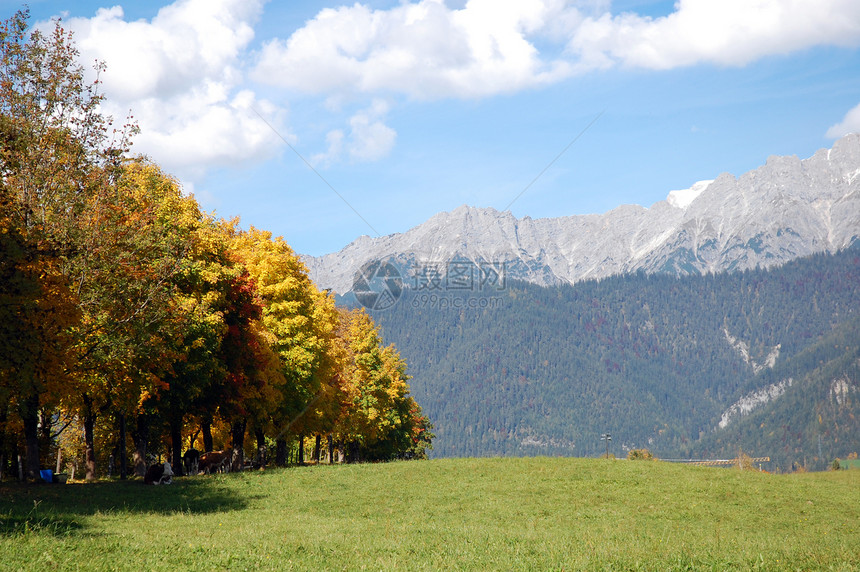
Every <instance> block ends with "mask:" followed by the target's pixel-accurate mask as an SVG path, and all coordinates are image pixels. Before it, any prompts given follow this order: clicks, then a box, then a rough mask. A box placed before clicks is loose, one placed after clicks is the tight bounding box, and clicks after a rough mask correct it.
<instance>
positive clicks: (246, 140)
mask: <svg viewBox="0 0 860 572" xmlns="http://www.w3.org/2000/svg"><path fill="white" fill-rule="evenodd" d="M29 4H30V8H31V13H32V16H33V18H32V20H33V22H34V23H36V25H38V26H44V25H46V24H45V22H47V21H48V20H49V19H50V18H52V17H55V16H62V18H63V21H64V25H65V26H66V27H68V28H71V29H72V30H74V32H75V38H76V40H77V42H78V45H79V47H80V49H81V52H82V56H81V57H82V61H84V62H86V63H88V62H91V61H93V60H95V59H102V60H104V61H105V62H106V63H107V65H108V72H107V75H106V76H105V77H104V80H105V91H106V93H107V96H108V98H109V102H108V104H107V106H106V110H107V111H108V112H110V113H111V114H113V115H114V116H116V117H123V116H124V115H125V114H126V113H127V112H128V110H131V111H132V113H133V115H134V117H135V119H136V120H137V121H138V123H139V125H140V127H141V130H142V133H141V135H140V136H139V137H138V139H137V142H136V145H135V150H136V151H138V152H142V153H146V154H148V155H149V156H151V157H152V158H153V159H154V160H156V161H157V162H158V163H159V164H161V165H162V166H163V167H164V168H165V169H166V170H167V171H169V172H170V173H172V174H174V175H175V176H176V177H177V178H178V179H179V180H180V181H181V182H182V183H183V185H184V186H185V188H186V189H187V190H189V191H190V192H193V193H194V194H195V196H196V197H197V198H198V200H199V201H200V203H201V204H202V205H203V207H204V208H205V209H206V210H210V211H212V210H214V211H216V212H217V214H218V215H220V216H224V217H232V216H239V217H241V220H242V224H243V226H246V227H247V226H249V225H254V226H256V227H258V228H264V229H267V230H271V231H272V232H274V233H275V234H276V235H283V236H284V237H285V238H286V240H287V241H288V242H289V243H290V244H291V245H292V246H293V247H294V248H295V249H296V250H297V251H298V252H300V253H304V254H312V255H320V254H324V253H327V252H333V251H337V250H339V249H340V248H342V247H343V246H345V245H346V244H348V243H349V242H351V241H352V240H354V239H355V238H357V237H358V236H360V235H362V234H368V235H376V234H383V235H384V234H390V233H395V232H403V231H406V230H408V229H409V228H411V227H412V226H415V225H417V224H420V223H421V222H423V221H424V220H426V219H427V218H429V217H430V216H432V215H433V214H435V213H437V212H439V211H450V210H453V209H455V208H456V207H457V206H459V205H461V204H469V205H473V206H480V207H494V208H496V209H499V210H503V209H505V208H509V209H510V210H511V211H512V212H513V214H514V215H516V216H518V217H523V216H531V217H533V218H537V217H548V216H563V215H571V214H585V213H600V212H605V211H607V210H610V209H612V208H614V207H616V206H618V205H620V204H625V203H636V204H641V205H644V206H650V205H651V204H653V203H655V202H657V201H659V200H662V199H664V198H665V197H666V195H667V194H668V192H669V191H671V190H675V189H683V188H687V187H690V186H691V185H692V184H693V183H695V182H696V181H699V180H702V179H712V178H715V177H716V176H717V175H719V174H720V173H722V172H726V171H727V172H730V173H733V174H735V175H739V174H741V173H743V172H745V171H747V170H750V169H753V168H755V167H757V166H759V165H761V164H763V163H764V162H765V161H766V159H767V157H768V156H769V155H798V156H800V157H808V156H810V155H812V154H813V153H814V152H815V151H816V150H817V149H820V148H822V147H829V146H830V145H831V144H832V143H833V141H834V139H835V138H837V137H839V136H840V135H842V134H844V133H847V132H849V131H860V2H857V1H856V0H793V1H791V2H789V1H787V0H782V1H780V0H681V1H680V2H678V3H674V2H662V1H661V2H654V1H649V0H626V1H615V2H610V1H608V0H581V1H565V0H511V1H506V0H469V1H466V0H445V1H443V0H422V1H418V0H412V1H405V0H404V1H399V2H397V1H394V2H392V1H381V0H378V1H369V2H364V3H338V2H331V1H329V2H302V1H290V2H277V1H270V2H263V1H258V0H177V1H175V2H172V3H171V2H166V1H161V2H158V1H156V2H132V1H123V0H112V1H111V0H106V1H104V2H100V1H91V0H86V1H74V2H72V1H64V2H63V1H54V0H31V1H30V2H29ZM0 6H2V8H3V13H4V14H3V16H4V17H8V16H9V15H11V14H12V13H13V12H14V10H16V9H18V8H19V7H20V5H19V3H17V2H10V1H8V0H0ZM589 125H590V127H589ZM270 126H271V127H270ZM273 128H274V129H273ZM577 136H579V138H578V139H577V140H576V141H575V142H574V143H573V144H572V145H570V147H569V148H568V149H567V151H566V152H565V153H564V154H562V155H561V157H558V159H557V160H556V161H555V163H553V164H552V166H550V167H549V168H548V169H546V171H545V172H543V174H542V175H541V176H540V177H539V178H538V180H537V181H535V182H534V184H532V185H531V186H529V184H530V183H531V182H532V181H533V180H534V179H535V177H537V176H538V174H540V173H541V172H542V171H543V170H544V169H545V168H546V167H547V166H548V165H549V164H550V162H551V161H553V159H555V158H556V157H557V156H558V155H559V153H560V152H561V151H562V150H563V149H565V148H566V147H567V146H568V145H569V144H570V143H571V141H573V140H574V139H575V138H576V137H577ZM284 139H285V140H286V141H287V142H289V144H290V145H292V147H293V148H294V149H295V151H296V152H298V154H300V155H301V156H302V157H303V159H304V160H307V161H308V162H309V163H310V164H311V165H313V167H314V169H315V170H316V173H319V175H321V176H322V178H324V179H325V181H323V180H322V179H321V178H320V177H319V176H318V175H317V174H316V173H315V172H314V171H312V170H311V169H310V168H309V167H308V166H307V165H306V164H305V162H304V161H303V159H302V158H300V157H299V156H298V155H297V154H296V152H294V151H293V150H292V149H291V148H290V147H289V146H288V145H287V144H286V143H285V142H284ZM329 185H330V186H329ZM527 187H528V188H527ZM332 188H333V189H334V190H332ZM524 191H525V192H524ZM339 195H340V196H339ZM341 197H342V198H341ZM347 203H348V204H347ZM356 213H358V214H356Z"/></svg>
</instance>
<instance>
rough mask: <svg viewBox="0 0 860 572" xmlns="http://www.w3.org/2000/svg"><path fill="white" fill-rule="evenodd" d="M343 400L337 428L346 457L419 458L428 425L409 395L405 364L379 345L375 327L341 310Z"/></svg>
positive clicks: (360, 314) (426, 440) (367, 319)
mask: <svg viewBox="0 0 860 572" xmlns="http://www.w3.org/2000/svg"><path fill="white" fill-rule="evenodd" d="M340 338H341V341H342V343H343V345H344V347H345V348H346V353H347V359H346V361H345V365H344V370H343V377H344V382H345V385H346V391H347V402H346V404H345V407H344V408H343V410H342V413H341V417H340V419H339V420H338V424H337V429H336V431H337V434H338V437H339V438H340V439H341V440H343V441H344V442H345V443H346V444H347V446H348V459H349V460H358V459H360V458H361V457H366V458H367V459H368V460H383V459H386V460H387V459H394V458H424V457H426V449H427V448H429V447H430V443H431V440H432V438H433V435H432V433H431V432H430V430H431V429H432V425H431V424H430V422H429V421H428V420H427V418H426V417H425V416H424V415H423V413H422V412H421V408H420V407H419V406H418V404H417V403H416V402H415V400H414V399H412V397H410V396H409V386H408V383H407V382H408V380H409V376H408V375H407V374H406V362H405V361H404V360H403V358H401V357H400V353H399V352H398V351H397V349H396V348H395V347H394V346H392V345H389V346H384V345H383V343H382V337H381V335H380V333H379V328H378V327H377V326H376V324H375V323H374V322H373V319H372V318H371V317H370V316H369V315H368V314H367V312H365V311H364V310H363V309H362V310H352V311H342V313H341V328H340Z"/></svg>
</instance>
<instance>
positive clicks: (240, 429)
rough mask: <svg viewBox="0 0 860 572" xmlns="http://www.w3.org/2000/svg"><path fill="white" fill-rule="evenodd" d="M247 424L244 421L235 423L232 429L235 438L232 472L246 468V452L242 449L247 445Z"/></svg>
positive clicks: (231, 432) (231, 463)
mask: <svg viewBox="0 0 860 572" xmlns="http://www.w3.org/2000/svg"><path fill="white" fill-rule="evenodd" d="M245 424H246V421H245V420H244V419H241V420H238V421H234V422H233V425H232V427H231V428H230V434H231V436H232V437H233V459H232V460H231V462H230V465H231V467H230V470H231V471H241V470H242V469H243V468H244V466H245V452H244V450H243V449H242V447H243V446H244V444H245Z"/></svg>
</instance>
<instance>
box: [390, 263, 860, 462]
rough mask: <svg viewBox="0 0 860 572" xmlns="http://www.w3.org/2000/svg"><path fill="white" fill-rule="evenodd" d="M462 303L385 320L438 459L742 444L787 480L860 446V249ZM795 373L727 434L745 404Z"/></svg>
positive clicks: (715, 451) (404, 308)
mask: <svg viewBox="0 0 860 572" xmlns="http://www.w3.org/2000/svg"><path fill="white" fill-rule="evenodd" d="M449 294H451V295H453V294H455V293H454V292H451V291H448V292H442V293H440V294H439V295H438V296H437V297H436V298H431V297H429V296H428V295H427V293H426V292H421V291H417V292H416V291H409V290H407V291H405V292H404V295H403V298H402V299H401V300H400V301H399V303H398V304H397V305H396V306H394V307H393V308H391V309H389V310H385V311H379V312H374V313H373V317H374V319H375V320H376V321H377V323H379V324H380V325H381V326H382V328H383V331H384V335H385V338H386V340H388V341H391V342H394V343H395V344H396V345H397V347H398V348H400V350H401V352H402V353H403V356H404V357H405V359H406V360H407V361H408V362H409V364H410V374H411V375H412V376H413V379H412V381H411V386H412V389H413V392H414V395H415V397H416V399H417V400H418V401H420V402H421V403H422V404H423V405H424V407H425V411H426V413H427V414H428V416H429V417H430V419H431V421H432V422H433V423H434V424H435V427H436V433H437V437H438V438H437V440H436V441H435V443H434V454H435V455H436V456H465V455H468V456H471V455H477V456H483V455H499V454H501V455H575V456H590V455H598V454H600V453H601V452H603V450H604V443H603V442H601V440H600V435H601V434H603V433H606V432H609V433H611V434H612V436H613V440H612V450H613V452H614V453H615V454H616V455H619V456H620V455H622V454H625V453H626V450H627V449H630V448H637V447H648V448H650V449H651V450H652V451H654V453H655V454H657V455H659V456H662V457H675V456H680V455H693V454H696V455H704V454H709V455H729V456H733V455H734V454H736V453H737V450H738V449H739V448H743V450H744V451H747V452H749V453H750V454H752V455H754V456H765V455H767V456H771V457H772V458H774V467H773V468H776V467H777V466H778V467H779V468H780V469H785V468H789V467H790V466H791V465H792V464H805V465H806V466H809V467H823V466H824V465H825V464H826V463H827V462H829V461H831V460H832V459H833V457H835V456H839V455H842V456H844V455H847V454H848V453H850V452H853V451H857V450H858V449H860V432H858V431H857V429H856V428H857V421H856V416H857V415H860V399H858V396H860V394H858V388H860V375H858V371H857V370H858V362H857V358H858V349H857V345H858V335H857V332H858V322H857V319H858V316H860V249H858V248H857V247H856V246H855V247H854V248H851V249H849V250H847V251H843V252H841V253H839V254H837V255H815V256H812V257H809V258H804V259H799V260H797V261H794V262H791V263H789V264H787V265H785V266H782V267H780V268H777V269H773V270H770V271H746V272H739V273H727V274H718V275H706V276H699V277H688V278H682V279H678V278H675V277H669V276H664V275H645V274H644V273H638V274H634V275H626V276H618V277H613V278H609V279H605V280H602V281H590V282H582V283H578V284H576V285H573V286H560V287H549V288H544V287H539V286H535V285H532V284H526V283H510V282H509V283H508V284H507V285H506V288H505V289H504V290H502V291H498V292H492V293H489V292H474V293H471V295H472V296H477V295H481V296H483V297H482V298H475V297H473V298H471V300H472V304H469V302H468V300H469V299H467V298H461V299H460V303H455V302H456V299H454V298H446V296H447V295H449ZM490 294H492V296H489V295H490ZM443 300H444V304H443V303H442V302H443ZM470 305H472V306H475V307H474V308H469V307H467V306H470ZM454 306H457V307H458V309H453V307H454ZM771 367H772V369H771ZM789 377H790V378H791V380H792V381H791V382H790V385H789V383H785V384H784V385H783V389H781V390H773V391H771V394H772V395H771V394H768V393H767V392H765V395H767V396H768V397H765V398H764V399H759V400H758V403H761V402H763V401H767V400H769V401H768V402H767V404H765V405H763V406H761V407H760V408H759V409H757V410H755V411H754V412H753V414H752V415H751V416H749V417H746V416H744V415H743V414H742V413H735V414H733V415H728V417H729V421H728V424H727V425H726V427H725V428H724V429H720V430H719V431H718V430H717V429H718V426H719V424H720V421H721V419H722V417H723V414H724V413H725V412H726V411H727V410H729V408H730V407H731V406H732V405H733V404H735V403H736V402H737V401H738V400H739V399H740V398H742V397H744V396H749V395H750V394H752V393H754V392H755V391H756V390H762V389H763V388H767V387H768V386H771V385H772V384H776V383H778V382H779V381H781V380H783V379H787V378H789ZM835 380H842V381H839V382H838V383H837V381H835ZM833 384H836V385H833ZM837 386H838V390H833V391H837V393H838V395H839V401H838V403H837V402H836V401H834V400H835V397H832V396H831V394H830V393H828V391H831V390H830V389H829V388H830V387H837ZM781 391H782V393H780V392H781ZM832 395H836V393H833V394H832ZM748 401H749V400H748ZM753 401H755V399H753ZM834 403H835V404H836V405H834ZM737 409H738V408H736V410H737ZM741 409H742V408H741ZM819 414H820V420H819V417H818V415H819ZM764 418H766V420H767V422H766V424H765V425H764V426H763V427H759V425H760V424H761V423H762V422H763V419H764ZM760 419H762V420H761V421H760ZM813 420H814V421H815V422H816V423H817V425H815V424H814V423H813ZM828 424H829V425H828ZM837 426H838V427H837ZM852 428H853V429H852ZM819 436H820V443H821V445H820V449H819Z"/></svg>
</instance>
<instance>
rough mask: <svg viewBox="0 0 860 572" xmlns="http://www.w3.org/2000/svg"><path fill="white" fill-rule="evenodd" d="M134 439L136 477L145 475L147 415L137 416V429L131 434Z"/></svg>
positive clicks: (147, 436)
mask: <svg viewBox="0 0 860 572" xmlns="http://www.w3.org/2000/svg"><path fill="white" fill-rule="evenodd" d="M132 439H134V474H135V475H137V476H138V477H144V476H146V468H147V462H146V445H147V443H148V442H149V417H148V416H146V415H143V414H142V415H138V416H137V429H136V430H135V431H134V434H133V435H132Z"/></svg>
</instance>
